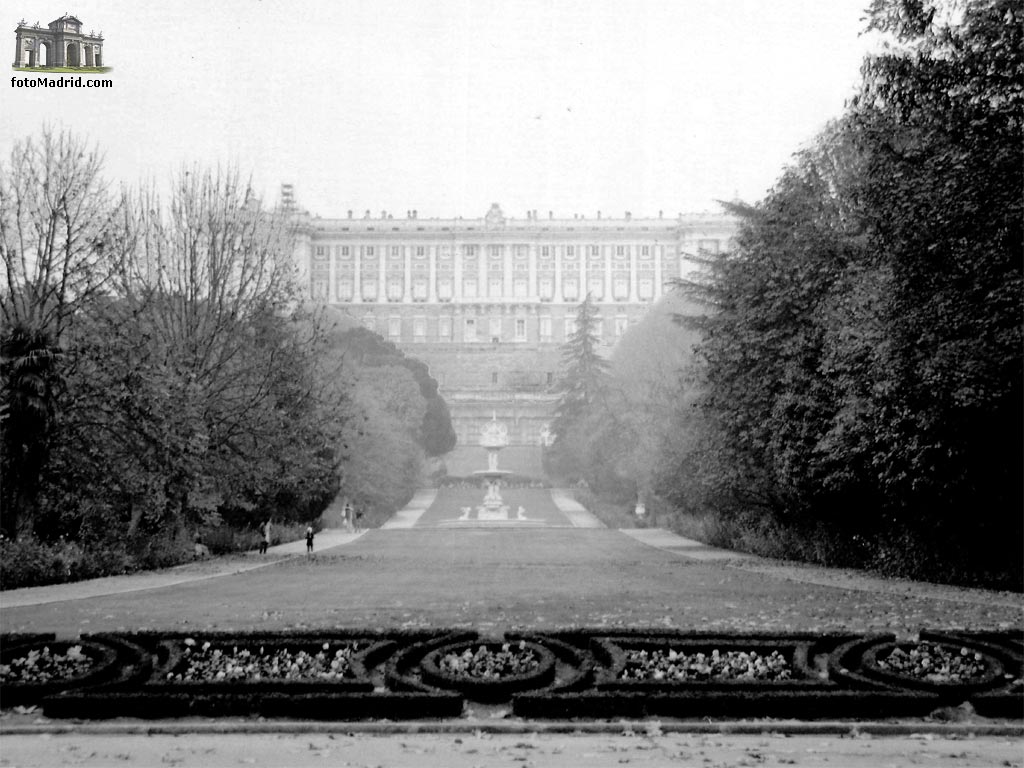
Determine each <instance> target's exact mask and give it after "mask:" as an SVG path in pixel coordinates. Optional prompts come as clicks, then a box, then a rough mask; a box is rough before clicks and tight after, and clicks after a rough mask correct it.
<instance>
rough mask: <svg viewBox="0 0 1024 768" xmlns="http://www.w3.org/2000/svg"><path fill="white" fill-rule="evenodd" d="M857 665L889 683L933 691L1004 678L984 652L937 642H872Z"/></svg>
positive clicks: (973, 687)
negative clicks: (875, 643) (871, 645)
mask: <svg viewBox="0 0 1024 768" xmlns="http://www.w3.org/2000/svg"><path fill="white" fill-rule="evenodd" d="M860 668H861V671H862V672H863V673H864V675H865V676H867V677H869V678H872V679H875V680H878V681H880V682H883V683H887V684H889V685H893V686H900V687H902V688H908V687H909V688H920V689H922V690H926V691H934V692H936V693H940V692H944V691H950V692H952V691H955V692H957V693H958V694H960V693H963V692H975V691H981V690H985V689H987V688H993V687H995V686H997V685H999V684H1001V683H1003V682H1005V681H1006V672H1004V670H1003V665H1002V664H1000V663H999V661H998V660H997V659H995V658H994V657H992V656H990V655H988V654H987V653H984V652H982V651H980V650H972V649H970V648H968V647H966V646H963V645H959V646H954V645H947V644H945V643H937V642H917V643H881V644H878V645H875V646H873V647H871V648H868V649H866V650H865V652H864V655H863V657H862V659H861V664H860ZM1011 677H1012V676H1011Z"/></svg>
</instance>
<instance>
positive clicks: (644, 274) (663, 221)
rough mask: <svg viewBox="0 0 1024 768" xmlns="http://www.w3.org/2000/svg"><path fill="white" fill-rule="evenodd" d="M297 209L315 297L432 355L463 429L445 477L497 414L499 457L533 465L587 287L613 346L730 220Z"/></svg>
mask: <svg viewBox="0 0 1024 768" xmlns="http://www.w3.org/2000/svg"><path fill="white" fill-rule="evenodd" d="M284 202H285V204H286V205H289V204H291V192H290V189H289V188H287V187H286V188H285V190H284ZM296 220H297V222H298V225H299V226H298V240H297V259H298V262H299V264H300V269H301V272H302V279H303V280H304V281H305V283H306V284H307V285H308V287H309V291H310V295H311V296H312V298H313V299H315V300H320V301H323V302H326V303H327V304H329V305H331V306H332V307H335V308H337V309H339V310H341V311H343V312H344V313H346V314H348V315H349V316H351V317H352V318H353V319H354V320H355V321H357V322H359V323H361V324H362V325H364V326H365V327H367V328H370V329H372V330H374V331H376V332H377V333H379V334H381V335H382V336H384V337H386V338H388V339H390V340H391V341H393V342H394V343H395V344H396V345H397V346H398V347H399V348H400V349H402V350H403V351H405V352H406V353H407V354H410V355H412V356H414V357H417V358H419V359H420V360H423V361H424V362H425V363H427V365H429V366H430V372H431V374H432V375H433V376H434V378H436V379H437V381H438V383H439V385H440V388H441V392H442V394H443V396H444V397H445V399H446V401H447V402H448V406H449V408H450V409H451V415H452V423H453V425H454V427H455V430H456V433H457V434H458V438H459V448H457V449H456V451H454V452H453V454H451V455H450V456H449V457H447V464H448V471H449V473H450V474H453V475H465V474H469V473H470V472H472V471H473V470H474V469H482V468H483V467H484V466H485V465H486V461H485V457H484V452H483V450H482V449H480V448H479V447H478V441H479V436H480V428H481V427H482V426H483V424H484V422H486V421H489V420H490V419H491V418H492V416H493V415H496V416H497V418H498V420H499V421H501V422H503V423H505V424H506V425H507V427H508V433H509V446H510V447H509V448H506V449H505V450H503V451H502V456H501V459H502V468H503V469H511V470H514V471H520V472H523V473H526V474H531V475H538V476H539V473H540V454H541V446H542V445H543V444H544V443H545V441H546V440H548V439H549V436H548V431H547V428H548V425H549V423H550V421H551V418H552V414H553V409H554V406H555V403H556V402H557V400H558V393H557V389H556V387H557V383H558V380H559V377H560V375H561V374H560V368H561V361H560V346H561V345H562V344H563V343H564V342H565V340H566V338H568V337H569V336H570V335H571V334H572V332H573V330H574V327H575V311H576V307H577V305H578V304H579V303H580V302H581V301H582V300H583V298H584V297H585V296H586V295H587V294H588V293H589V294H590V295H591V297H592V300H593V301H595V302H596V303H597V305H598V307H599V309H600V336H601V339H602V344H603V346H605V347H606V348H610V347H611V346H612V345H614V343H615V342H616V341H617V340H618V339H619V338H620V337H621V336H622V334H623V333H625V331H626V329H627V328H629V326H630V325H632V324H633V323H635V322H637V321H638V320H639V319H640V318H641V317H642V316H643V315H644V313H645V312H646V311H647V309H648V308H649V307H650V305H651V304H652V303H653V302H656V301H657V300H658V299H659V298H660V297H661V296H662V295H663V294H664V293H665V292H666V291H667V290H670V289H671V283H672V281H673V280H674V279H676V278H679V277H682V276H684V275H685V274H686V273H688V272H690V271H692V269H693V267H692V265H689V266H688V265H687V256H688V255H694V254H699V253H702V252H703V253H716V252H718V251H719V250H721V249H724V248H725V247H726V244H727V242H728V241H729V239H730V238H731V237H732V236H733V233H734V231H735V228H736V222H735V219H733V218H732V217H730V216H727V215H723V214H693V215H682V214H680V215H678V216H676V217H674V218H669V217H664V216H663V215H661V214H659V215H658V217H657V218H635V217H633V216H632V215H631V214H629V213H626V214H625V215H624V216H622V217H621V218H609V217H605V216H602V215H601V214H600V213H598V214H597V215H596V216H592V217H584V216H582V215H576V216H574V217H573V218H555V217H554V214H553V213H548V214H547V215H546V216H539V215H538V214H537V212H536V211H528V212H526V215H525V216H524V217H522V218H520V217H512V216H506V214H505V213H504V212H503V211H502V210H501V207H500V206H499V205H498V204H496V203H495V204H494V205H492V206H491V208H490V210H488V211H487V213H486V214H485V215H484V216H482V217H480V218H461V217H460V218H454V219H421V218H419V215H418V213H417V212H416V211H407V212H405V214H404V216H402V217H400V218H399V217H396V216H394V215H393V214H390V213H388V212H380V213H379V214H376V215H373V214H371V213H370V211H365V212H364V213H362V214H361V215H354V213H353V212H352V211H349V212H348V213H347V215H346V217H345V218H340V219H325V218H320V217H314V216H310V215H308V214H304V213H300V214H297V215H296Z"/></svg>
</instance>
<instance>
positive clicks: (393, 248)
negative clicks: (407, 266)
mask: <svg viewBox="0 0 1024 768" xmlns="http://www.w3.org/2000/svg"><path fill="white" fill-rule="evenodd" d="M391 255H392V256H401V255H402V249H401V247H399V246H397V245H392V246H391Z"/></svg>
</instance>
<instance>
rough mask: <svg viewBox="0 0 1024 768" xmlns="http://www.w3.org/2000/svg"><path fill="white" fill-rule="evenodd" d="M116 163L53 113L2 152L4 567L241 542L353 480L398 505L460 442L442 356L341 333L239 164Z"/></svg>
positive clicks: (156, 558) (32, 576) (43, 576)
mask: <svg viewBox="0 0 1024 768" xmlns="http://www.w3.org/2000/svg"><path fill="white" fill-rule="evenodd" d="M100 172H101V162H100V158H99V155H98V153H97V152H96V151H94V150H91V149H90V148H88V147H86V146H85V145H84V144H82V143H81V142H80V141H78V140H76V139H75V138H73V137H72V136H71V135H70V134H67V133H64V132H61V133H55V132H52V131H50V130H46V131H44V132H43V134H42V137H41V139H39V140H37V139H29V140H26V141H24V142H21V143H19V144H18V145H17V146H16V147H15V150H14V152H13V153H12V155H11V159H10V162H9V163H8V164H7V165H4V166H0V257H2V264H3V268H4V271H3V283H2V285H0V312H2V317H3V320H4V324H3V334H2V336H0V426H2V430H3V431H2V441H3V454H2V459H3V468H2V469H3V476H4V483H3V487H2V493H3V498H2V513H3V516H2V519H0V523H2V528H3V531H4V533H5V534H6V537H7V541H6V542H5V544H4V548H3V551H2V552H0V555H2V557H3V563H4V569H5V570H4V583H5V585H7V586H10V585H12V584H14V583H15V582H17V583H42V582H47V581H62V580H68V579H72V578H81V577H86V576H90V575H103V574H106V573H118V572H124V571H130V570H135V569H136V568H139V567H146V566H152V565H160V564H167V563H176V562H179V561H180V560H181V558H182V557H183V555H184V554H185V553H189V554H190V553H191V551H192V547H191V537H192V536H193V535H195V534H196V532H198V533H200V535H202V536H203V538H204V539H205V540H207V541H208V542H210V543H209V544H208V546H211V548H212V549H214V550H217V551H221V550H223V551H232V550H234V549H236V548H237V547H239V546H245V545H247V543H248V542H249V541H250V539H251V534H248V535H247V534H244V533H243V534H239V533H237V532H239V531H252V530H254V529H255V525H256V523H257V522H258V521H262V520H265V519H267V518H268V517H272V518H273V519H274V520H275V522H280V523H283V524H285V525H287V524H288V523H290V522H294V523H298V522H299V521H302V522H303V523H308V522H310V521H315V520H316V519H317V518H318V517H319V516H320V514H321V512H322V511H323V510H324V509H325V508H326V507H327V505H328V504H329V503H330V502H331V500H332V499H333V498H334V497H335V496H336V495H337V494H338V493H339V491H342V492H344V493H346V494H348V495H349V496H350V498H351V500H353V501H354V502H355V503H356V504H357V506H360V505H362V507H363V511H366V512H369V511H371V510H374V511H377V510H382V511H383V512H386V513H390V512H392V511H393V510H394V509H395V508H397V507H398V506H401V504H403V503H404V501H405V500H406V499H407V498H408V497H409V496H411V494H412V490H413V489H414V488H415V485H416V483H417V480H418V476H419V472H420V468H421V465H422V459H423V455H424V452H425V451H426V452H427V453H430V454H434V453H444V452H446V451H447V450H449V449H450V448H451V447H452V446H453V445H454V441H455V434H454V430H453V429H452V427H451V422H450V418H449V416H448V412H447V407H446V405H445V403H444V401H443V400H442V399H441V398H440V396H439V395H438V392H437V383H436V381H434V380H433V379H432V378H431V377H430V376H429V374H428V372H427V368H426V366H425V365H423V364H422V363H420V362H419V361H415V360H411V359H409V358H406V357H405V356H404V355H402V354H401V353H400V352H398V351H397V350H396V349H395V348H394V347H393V346H392V345H389V344H387V343H386V342H384V341H383V340H381V339H379V337H374V336H373V335H372V334H369V335H365V334H364V335H360V334H359V333H358V332H357V333H353V334H350V335H351V336H354V337H357V338H356V340H354V341H353V340H351V339H350V340H349V341H348V342H347V343H346V344H343V345H341V347H340V348H339V346H338V345H337V343H336V342H337V339H336V337H335V336H332V335H331V332H330V330H329V328H328V321H329V319H330V318H328V317H327V316H326V313H325V309H324V308H323V307H319V308H318V307H310V306H306V305H304V304H303V303H302V302H300V301H299V292H298V289H297V287H296V285H295V284H294V282H293V277H294V264H293V251H294V248H293V239H292V230H291V222H290V219H289V218H288V212H287V211H281V210H268V209H266V208H264V207H263V206H262V204H261V203H260V201H259V200H258V199H256V198H255V196H254V195H253V193H252V191H251V189H250V187H249V185H248V184H247V183H245V182H244V180H243V179H242V178H241V177H240V176H239V174H238V173H237V171H233V170H217V171H208V170H204V169H200V168H196V167H192V168H184V169H182V171H181V172H180V173H178V174H177V175H176V176H175V178H174V179H173V180H172V185H171V189H170V193H169V195H168V196H167V197H166V198H165V199H161V197H160V196H158V195H157V194H156V193H155V191H153V189H152V188H145V187H144V188H141V189H139V190H135V191H132V190H128V189H125V190H123V191H122V193H121V194H120V195H119V196H117V197H116V198H112V197H111V195H109V194H108V193H107V190H106V186H105V184H104V183H103V181H102V179H101V176H100ZM346 355H347V358H346ZM19 534H20V535H22V536H25V537H26V539H25V542H24V546H22V547H15V546H14V544H13V543H12V541H11V540H12V539H14V538H15V537H17V536H19ZM33 561H34V562H33Z"/></svg>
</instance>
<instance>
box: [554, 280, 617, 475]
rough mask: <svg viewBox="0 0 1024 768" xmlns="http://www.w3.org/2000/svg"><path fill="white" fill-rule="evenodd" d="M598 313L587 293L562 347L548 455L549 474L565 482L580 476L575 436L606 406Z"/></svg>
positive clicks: (605, 370) (605, 369)
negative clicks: (552, 440)
mask: <svg viewBox="0 0 1024 768" xmlns="http://www.w3.org/2000/svg"><path fill="white" fill-rule="evenodd" d="M599 322H600V318H599V316H598V309H597V306H596V305H595V304H594V302H593V301H592V300H591V297H590V294H589V293H588V294H587V296H586V298H585V299H584V300H583V301H582V302H581V303H580V304H579V306H578V307H577V308H576V315H575V328H574V329H573V331H572V333H571V334H569V337H568V338H567V339H566V341H565V344H564V345H562V366H563V373H562V377H561V379H560V381H559V390H560V392H561V395H560V397H559V399H558V404H557V406H556V407H555V418H554V420H553V421H552V422H551V432H552V433H553V434H554V442H553V443H552V445H551V449H550V450H549V451H548V452H547V457H546V458H547V461H548V463H549V469H550V471H552V472H554V473H555V474H559V475H563V476H566V477H567V478H570V479H571V478H573V477H580V476H581V475H582V474H583V470H584V467H583V462H582V461H581V458H582V456H581V454H582V451H583V445H584V444H583V442H582V438H583V436H582V435H580V434H578V432H579V429H580V428H581V427H582V426H583V424H584V422H585V420H586V419H587V416H588V414H589V413H591V412H592V411H593V409H595V408H596V407H597V406H598V405H601V404H605V402H606V400H605V396H606V393H607V389H606V385H607V383H608V369H609V364H608V361H607V360H606V359H605V358H604V357H602V356H601V354H600V353H599V352H598V345H599V344H600V336H599V335H598V330H597V328H598V323H599Z"/></svg>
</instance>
